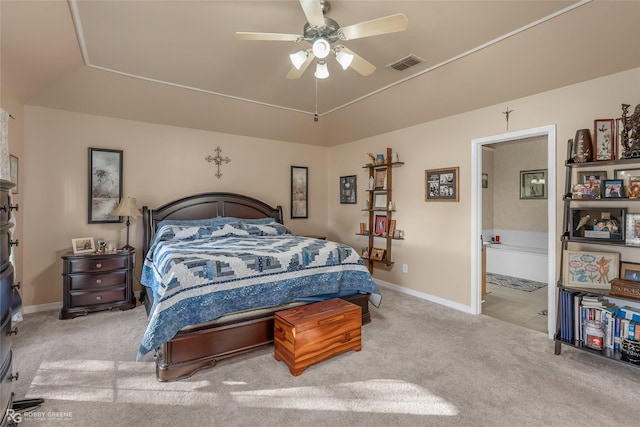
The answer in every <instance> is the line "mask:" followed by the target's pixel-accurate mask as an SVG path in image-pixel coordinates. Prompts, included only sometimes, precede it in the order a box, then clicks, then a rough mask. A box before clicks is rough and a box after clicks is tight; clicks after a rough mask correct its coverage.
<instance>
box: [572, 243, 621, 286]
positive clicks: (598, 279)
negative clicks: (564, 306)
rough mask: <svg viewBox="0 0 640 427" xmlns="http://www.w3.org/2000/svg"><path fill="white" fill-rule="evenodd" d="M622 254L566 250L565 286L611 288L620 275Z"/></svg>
mask: <svg viewBox="0 0 640 427" xmlns="http://www.w3.org/2000/svg"><path fill="white" fill-rule="evenodd" d="M619 267H620V254H619V253H617V252H591V251H569V250H565V251H564V257H563V265H562V272H563V274H562V277H563V278H564V279H563V280H564V285H565V286H570V287H571V286H573V287H578V288H594V289H610V288H611V284H610V283H609V282H610V281H611V280H612V279H615V278H617V277H618V271H619V270H618V269H619Z"/></svg>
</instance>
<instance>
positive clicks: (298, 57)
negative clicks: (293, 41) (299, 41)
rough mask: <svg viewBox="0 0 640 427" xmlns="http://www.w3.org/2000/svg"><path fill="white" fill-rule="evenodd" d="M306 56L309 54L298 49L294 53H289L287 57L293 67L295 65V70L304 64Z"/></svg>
mask: <svg viewBox="0 0 640 427" xmlns="http://www.w3.org/2000/svg"><path fill="white" fill-rule="evenodd" d="M308 57H309V54H308V53H307V52H306V51H304V50H299V51H297V52H296V53H292V54H291V55H289V58H291V63H292V64H293V66H294V67H296V69H297V70H299V69H300V67H302V64H304V62H305V61H306V60H307V58H308Z"/></svg>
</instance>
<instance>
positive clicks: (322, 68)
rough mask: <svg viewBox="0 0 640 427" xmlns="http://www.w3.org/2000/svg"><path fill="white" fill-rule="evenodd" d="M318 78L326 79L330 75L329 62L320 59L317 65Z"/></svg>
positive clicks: (316, 74)
mask: <svg viewBox="0 0 640 427" xmlns="http://www.w3.org/2000/svg"><path fill="white" fill-rule="evenodd" d="M315 76H316V78H318V79H326V78H327V77H329V69H328V68H327V63H326V62H324V61H318V65H316V73H315Z"/></svg>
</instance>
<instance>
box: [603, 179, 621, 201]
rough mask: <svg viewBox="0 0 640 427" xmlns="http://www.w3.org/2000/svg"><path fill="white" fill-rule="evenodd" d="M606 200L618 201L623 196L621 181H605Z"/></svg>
mask: <svg viewBox="0 0 640 427" xmlns="http://www.w3.org/2000/svg"><path fill="white" fill-rule="evenodd" d="M603 187H604V198H605V199H616V198H621V197H622V195H623V187H622V180H621V179H605V180H604V181H603Z"/></svg>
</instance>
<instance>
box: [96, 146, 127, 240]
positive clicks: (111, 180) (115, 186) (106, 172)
mask: <svg viewBox="0 0 640 427" xmlns="http://www.w3.org/2000/svg"><path fill="white" fill-rule="evenodd" d="M121 198H122V150H107V149H102V148H89V203H88V205H89V206H88V210H89V212H88V217H89V224H96V223H109V222H122V217H120V216H117V215H112V213H113V211H114V210H115V209H116V207H117V206H118V203H120V199H121ZM94 249H95V248H94Z"/></svg>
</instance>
